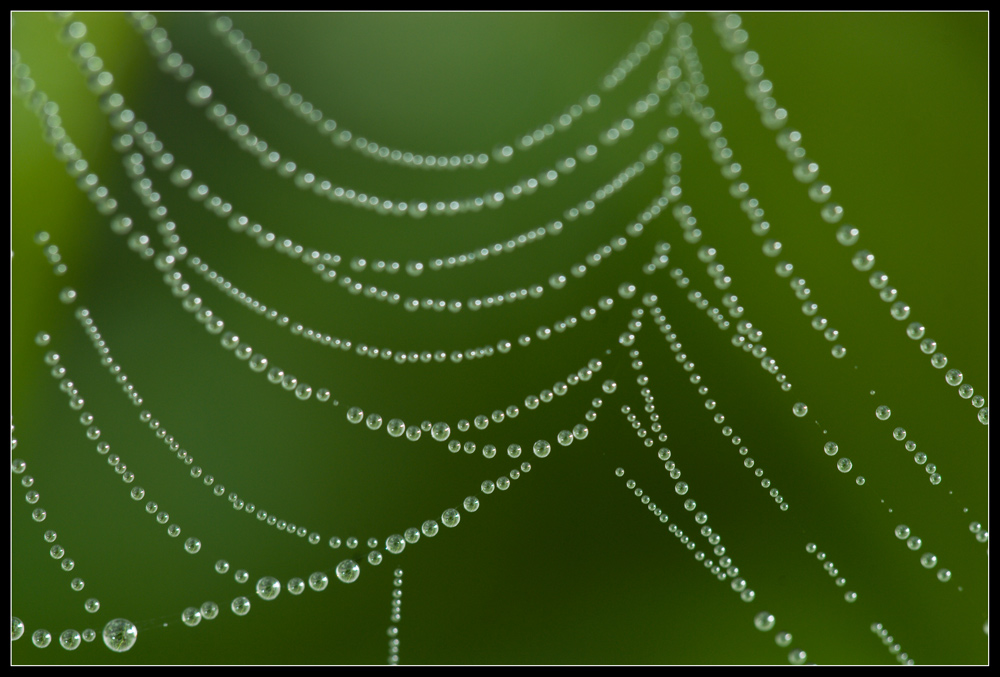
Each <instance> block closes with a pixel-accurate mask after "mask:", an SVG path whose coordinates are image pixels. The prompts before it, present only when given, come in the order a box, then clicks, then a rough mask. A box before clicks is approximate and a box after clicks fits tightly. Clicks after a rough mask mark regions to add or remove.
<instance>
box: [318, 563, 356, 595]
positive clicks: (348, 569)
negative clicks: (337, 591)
mask: <svg viewBox="0 0 1000 677" xmlns="http://www.w3.org/2000/svg"><path fill="white" fill-rule="evenodd" d="M360 575H361V567H359V566H358V565H357V563H356V562H355V561H354V560H352V559H345V560H344V561H343V562H341V563H340V564H338V565H337V578H338V579H340V580H341V581H342V582H344V583H353V582H354V581H356V580H358V576H360ZM313 576H316V574H313V575H312V576H310V577H309V586H310V587H311V588H312V589H313V590H316V589H317V588H316V587H315V586H313V584H312V583H313ZM323 580H324V584H323V588H325V587H326V583H325V581H326V576H325V575H323ZM323 588H319V589H320V590H322V589H323Z"/></svg>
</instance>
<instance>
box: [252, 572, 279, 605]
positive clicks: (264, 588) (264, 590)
mask: <svg viewBox="0 0 1000 677" xmlns="http://www.w3.org/2000/svg"><path fill="white" fill-rule="evenodd" d="M280 593H281V582H280V581H279V580H278V579H277V578H275V577H274V576H264V577H263V578H261V579H260V580H259V581H257V596H258V597H260V598H261V599H266V600H268V601H270V600H272V599H274V598H276V597H277V596H278V595H279V594H280Z"/></svg>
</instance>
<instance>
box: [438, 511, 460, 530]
mask: <svg viewBox="0 0 1000 677" xmlns="http://www.w3.org/2000/svg"><path fill="white" fill-rule="evenodd" d="M461 521H462V515H461V514H459V512H458V510H455V508H448V509H447V510H445V511H444V512H443V513H441V522H442V523H443V524H444V525H445V526H446V527H457V526H458V523H459V522H461Z"/></svg>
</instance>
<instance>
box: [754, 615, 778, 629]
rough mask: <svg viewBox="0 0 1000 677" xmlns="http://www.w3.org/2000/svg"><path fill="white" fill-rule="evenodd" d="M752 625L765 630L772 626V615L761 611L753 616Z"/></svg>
mask: <svg viewBox="0 0 1000 677" xmlns="http://www.w3.org/2000/svg"><path fill="white" fill-rule="evenodd" d="M753 624H754V626H755V627H756V628H757V629H758V630H761V631H763V632H767V631H768V630H770V629H771V628H773V627H774V615H773V614H770V613H768V612H767V611H761V612H760V613H758V614H757V615H756V616H754V617H753Z"/></svg>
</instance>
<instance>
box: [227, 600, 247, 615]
mask: <svg viewBox="0 0 1000 677" xmlns="http://www.w3.org/2000/svg"><path fill="white" fill-rule="evenodd" d="M229 606H230V608H231V609H232V610H233V613H234V614H236V615H237V616H246V615H247V614H248V613H250V600H249V599H247V598H246V597H237V598H236V599H234V600H233V602H232V604H230V605H229Z"/></svg>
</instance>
